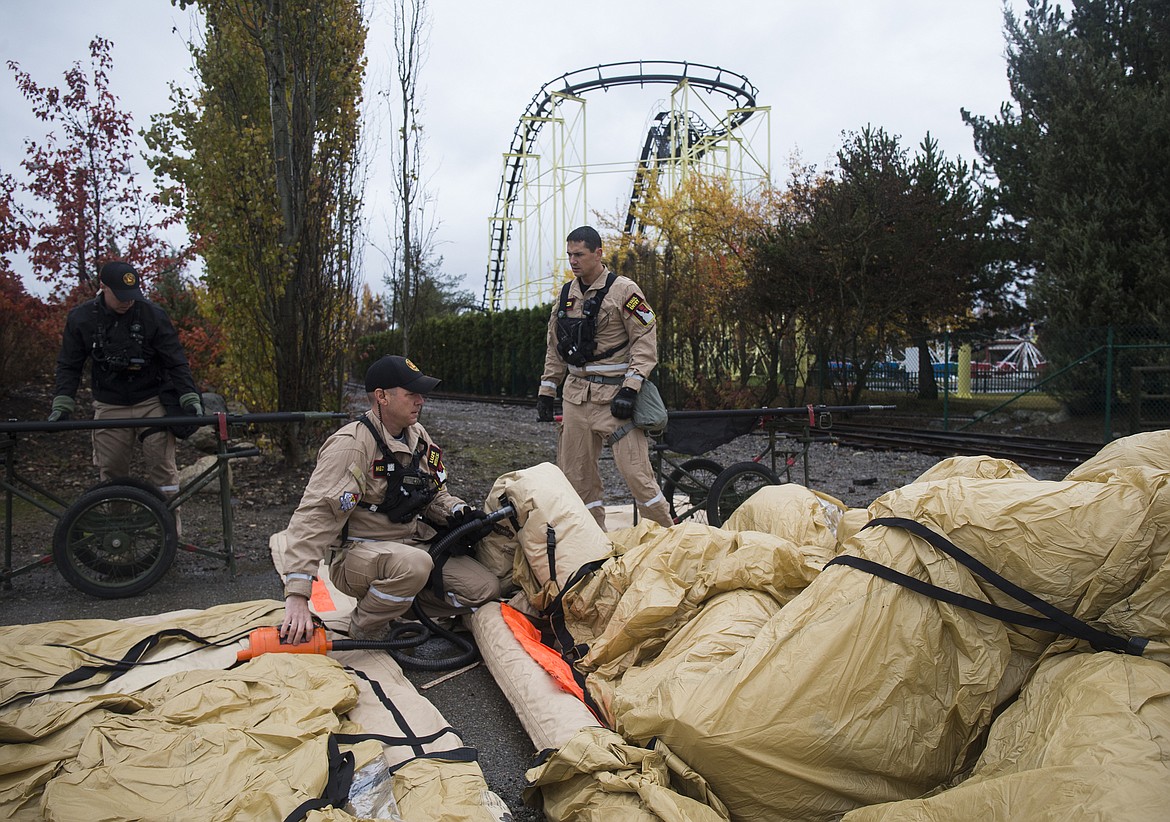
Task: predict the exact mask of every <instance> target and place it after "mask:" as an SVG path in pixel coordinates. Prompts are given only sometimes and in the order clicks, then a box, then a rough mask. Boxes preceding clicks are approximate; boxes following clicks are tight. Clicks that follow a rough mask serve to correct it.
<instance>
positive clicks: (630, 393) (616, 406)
mask: <svg viewBox="0 0 1170 822" xmlns="http://www.w3.org/2000/svg"><path fill="white" fill-rule="evenodd" d="M637 399H638V392H637V391H635V390H634V389H632V388H630V387H628V386H622V387H621V388H619V389H618V392H617V395H616V396H614V398H613V399H612V400H610V403H609V413H611V414H613V415H614V416H615V417H617V418H618V419H619V420H628V419H629V418H630V417H632V416H634V403H635V402H636V401H637Z"/></svg>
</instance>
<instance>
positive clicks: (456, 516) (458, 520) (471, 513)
mask: <svg viewBox="0 0 1170 822" xmlns="http://www.w3.org/2000/svg"><path fill="white" fill-rule="evenodd" d="M486 519H487V514H486V513H485V512H484V511H481V510H480V509H478V508H472V507H471V506H470V505H465V506H463V507H462V508H460V509H458V510H457V511H454V512H452V514H451V516H449V517H447V527H446V528H445V529H444V530H443V532H442V533H440V534H437V535H436V536H435V539H434V541H433V542H432V544H434V543H437V542H440V541H441V540H444V539H446V537H447V535H448V534H450V533H451V532H452V531H454V530H455V529H456V528H458V527H460V526H462V525H466V524H467V523H469V522H477V521H478V522H482V521H483V520H486ZM483 536H484V533H483V531H482V529H478V528H469V529H468V530H467V533H465V534H463V535H462V536H460V537H459V539H457V540H455V541H454V542H453V543H450V544H448V545H447V546H446V547H447V550H448V551H450V552H451V555H452V556H456V557H457V556H464V555H466V554H471V553H474V551H475V544H476V543H477V542H479V541H480V539H481V538H482V537H483Z"/></svg>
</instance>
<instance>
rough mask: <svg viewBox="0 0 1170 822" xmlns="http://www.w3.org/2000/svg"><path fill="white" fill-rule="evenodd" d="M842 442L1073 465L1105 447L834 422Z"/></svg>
mask: <svg viewBox="0 0 1170 822" xmlns="http://www.w3.org/2000/svg"><path fill="white" fill-rule="evenodd" d="M829 433H830V434H831V435H832V437H833V439H834V440H836V441H837V442H839V443H842V444H845V445H851V446H859V447H865V448H878V449H886V450H900V451H919V452H922V453H927V454H943V455H947V456H951V455H956V454H966V455H974V456H978V455H986V456H989V457H1001V458H1005V459H1010V460H1014V461H1016V462H1033V463H1037V462H1038V463H1045V464H1048V465H1066V466H1068V467H1069V468H1073V467H1075V466H1077V465H1080V464H1081V463H1082V462H1084V461H1085V460H1087V459H1088V458H1089V457H1091V456H1093V455H1094V454H1096V453H1097V452H1098V451H1099V450H1101V446H1100V445H1097V444H1094V443H1088V442H1074V441H1071V440H1053V439H1044V438H1041V437H1021V436H1015V435H1010V434H977V433H972V432H968V431H961V432H960V431H931V430H924V429H921V428H892V427H878V426H869V425H849V424H840V423H834V424H833V427H832V428H831V429H830V430H829Z"/></svg>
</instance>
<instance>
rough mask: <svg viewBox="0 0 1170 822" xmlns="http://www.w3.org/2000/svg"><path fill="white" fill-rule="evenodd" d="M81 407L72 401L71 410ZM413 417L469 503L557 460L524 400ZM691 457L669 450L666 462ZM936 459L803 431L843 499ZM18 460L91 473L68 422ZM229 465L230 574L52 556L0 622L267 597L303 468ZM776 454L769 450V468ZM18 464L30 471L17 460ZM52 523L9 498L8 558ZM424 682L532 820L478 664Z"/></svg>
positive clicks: (515, 740) (613, 489)
mask: <svg viewBox="0 0 1170 822" xmlns="http://www.w3.org/2000/svg"><path fill="white" fill-rule="evenodd" d="M17 400H19V397H18V398H16V399H13V398H12V397H9V398H6V399H5V401H4V402H0V419H3V418H7V419H39V418H43V415H42V413H41V409H39V404H40V403H41V402H42V401H41V400H40V399H37V400H36V402H33V401H32V400H29V402H27V403H25V404H23V405H22V404H21V403H20V402H17ZM44 404H45V405H46V406H47V403H44ZM85 410H86V409H85V408H84V406H82V408H81V409H79V416H80V415H81V414H83V413H84V412H85ZM422 422H423V424H424V425H425V426H426V427H427V429H428V430H429V431H430V432H431V434H432V436H434V437H435V439H436V440H437V441H438V442H439V444H440V445H441V446H442V447H443V449H444V454H445V457H446V462H447V468H448V472H449V474H450V477H451V480H450V487H451V490H452V492H453V493H455V494H457V495H459V496H461V497H463V498H464V499H467V500H468V501H470V502H473V503H476V504H481V503H482V501H483V499H484V497H485V496H486V495H487V493H488V491H489V490H490V488H491V486H492V484H493V482H494V481H495V479H496V478H497V477H498V476H500V475H501V474H503V473H506V472H508V471H512V470H516V469H518V468H524V467H527V466H531V465H535V464H536V463H539V462H542V461H551V462H555V460H556V426H555V425H554V424H550V423H539V422H537V421H536V412H535V409H534V408H532V407H531V406H522V405H504V404H481V403H467V402H460V401H455V400H449V399H443V398H432V399H431V400H430V401H428V403H427V405H426V407H425V408H424V410H423V415H422ZM766 444H767V438H766V437H765V436H761V435H746V436H743V437H739V438H738V439H736V440H734V441H733V442H731V443H729V444H727V445H723V446H721V447H719V448H718V449H715V450H714V451H711V452H709V453H706V454H704V455H703V457H704V458H705V459H711V460H714V461H715V462H717V463H719V465H720V466H722V467H726V466H729V465H731V464H733V463H736V462H740V461H743V460H748V459H752V458H754V457H755V456H757V455H758V454H759V453H760V452H761V451H762V450H763V448H764V447H765V446H766ZM781 444H782V447H783V446H785V445H786V446H788V447H789V448H790V450H793V451H794V452H795V455H796V461H795V464H794V465H793V466H792V468H791V478H792V479H793V480H794V481H798V482H802V483H803V482H804V476H803V458H802V453H801V451H802V443H800V442H799V441H798V440H796V439H792V438H786V439H782V440H781ZM198 456H199V454H198V453H197V452H195V451H194V449H193V448H192V447H191V446H190V445H187V444H184V445H182V446H181V449H180V462H181V463H183V464H188V463H190V462H192V461H193V460H194V459H196V458H197V457H198ZM606 456H607V457H608V454H607V455H606ZM690 458H691V457H686V456H684V457H678V458H676V462H682V461H685V460H687V459H690ZM22 460H24V462H22ZM937 461H938V457H935V456H931V455H923V454H916V453H912V452H903V453H890V452H877V451H855V450H853V449H850V448H844V447H839V446H836V445H833V444H831V443H828V442H812V443H809V446H808V479H807V484H808V485H809V487H811V488H813V489H815V490H818V491H822V492H825V493H828V494H830V495H832V496H834V497H836V498H838V499H840V500H841V501H843V502H844V503H846V504H847V505H849V506H851V507H864V506H865V505H868V504H869V503H870V502H871V501H872V500H874V499H875V498H876V497H878V496H880V495H881V494H882V493H884V492H885V491H887V490H890V489H892V488H897V487H900V486H902V485H905V484H907V483H909V482H911V481H913V480H914V479H915V478H916V477H917V476H918V475H919V474H921V473H922V472H923V471H925V470H926V469H927V468H929V467H930V466H931V465H933V464H934V463H935V462H937ZM28 462H34V463H35V466H36V468H35V473H33V474H31V475H32V476H35V478H36V480H37V481H38V482H41V483H43V484H45V485H47V486H48V487H51V488H54V489H56V490H57V491H58V492H59V493H61V494H62V495H64V496H66V497H67V498H73V497H75V496H76V495H77V494H79V493H81V491H82V490H84V488H86V487H88V485H90V484H92V483H93V482H95V481H96V479H95V477H94V471H93V469H92V467H91V466H90V465H89V459H88V437H87V436H85V435H83V434H81V433H78V432H74V433H70V434H44V435H28V436H23V437H22V439H21V442H20V443H19V446H18V448H17V450H16V452H15V465H16V466H17V468H18V470H19V469H20V468H21V466H22V465H25V464H26V463H28ZM765 462H767V458H765ZM239 463H240V464H235V463H233V471H234V478H235V485H234V493H233V512H234V519H235V524H234V528H233V532H232V533H233V550H234V553H235V555H236V564H237V568H236V573H235V574H234V575H229V574H228V573H227V572H226V570H225V567H224V563H223V561H222V559H218V558H214V557H208V556H204V555H201V554H198V553H188V552H180V555H179V557H178V559H177V560H176V562H175V565H174V567H173V568H172V569H171V571H170V572H169V573H168V574H167V576H166V577H165V578H164V579H163V580H162V581H161V582H160V583H158V584H157V585H155V586H154V587H153V588H151V589H150V590H148V591H147V592H145V593H144V594H142V595H140V596H138V597H134V598H130V599H119V600H104V599H94V598H92V597H89V596H87V595H85V594H83V593H81V592H79V591H76V590H74V589H73V588H71V587H70V586H69V585H68V584H67V583H65V582H64V580H63V579H62V578H61V576H60V575H59V574H57V573H55V572H54V570H53V568H52V566H51V565H50V566H45V567H43V568H38V569H37V570H34V571H32V572H30V573H27V574H21V575H20V576H18V577H16V578H14V579H12V580H11V581H10V586H5V590H3V591H0V625H9V624H29V623H35V622H43V621H48V620H56V619H83V618H99V617H100V618H112V619H118V618H123V617H128V616H137V615H142V614H157V613H164V612H167V611H172V610H176V609H179V608H205V607H208V606H211V605H214V604H219V603H225V602H240V601H247V600H255V599H279V598H280V597H281V586H280V580H279V579H278V577H277V575H276V573H275V571H274V570H273V569H272V565H271V562H270V560H269V556H268V537H269V535H270V534H272V533H273V532H275V531H277V530H280V529H282V528H283V527H284V526H285V525H286V524H287V522H288V518H289V515H290V514H291V513H292V511H293V509H294V508H295V506H296V503H297V501H298V500H299V498H300V493H301V490H302V488H303V486H304V482H305V480H306V479H307V477H308V474H309V472H310V470H311V466H306V467H304V468H300V469H295V470H287V469H284V468H283V467H282V465H281V463H280V460H279V458H278V457H276V456H275V455H272V456H268V457H263V458H258V459H255V460H249V461H243V460H241V461H239ZM783 465H784V461H783V460H781V461H780V466H781V473H783V471H784V468H783ZM1025 468H1028V469H1029V471H1030V473H1032V475H1033V476H1035V477H1036V478H1037V479H1058V478H1060V477H1061V476H1063V474H1064V470H1063V469H1055V468H1051V467H1046V466H1025ZM669 470H670V469H669V466H668V467H667V472H668V473H669ZM22 473H24V474H25V475H26V476H27V475H30V474H29V473H28V470H27V469H26V470H25V471H23V472H22ZM602 475H603V477H604V480H605V484H606V493H607V496H608V498H607V500H606V501H607V503H609V504H629V503H630V502H631V499H630V496H629V493H628V491H627V490H626V488H625V486H624V483H623V482H622V480H621V478H620V476H619V475H618V473H617V471H616V469H615V467H614V464H613V462H612V460H610V459H608V458H603V461H602ZM182 515H183V528H184V539H185V540H190V541H192V542H194V543H196V544H199V545H203V546H205V547H211V548H212V549H213V550H220V551H222V550H223V539H222V528H221V514H220V509H219V502H218V497H216V496H210V495H208V496H202V495H201V496H198V497H196V498H194V499H192V500H191V501H189V502H188V503H186V504H184V506H183V508H182ZM53 524H54V520H53V518H52V517H50V516H48V515H46V514H42V513H39V512H36V511H33V510H31V509H30V508H29V507H28V506H27V505H24V504H18V506H17V513H16V515H15V516H14V517H13V527H14V539H13V558H12V566H13V567H21V566H22V565H25V564H26V563H30V562H31V561H32V560H33V559H35V558H36V557H39V556H42V555H43V554H45V553H47V552H48V549H49V545H50V544H51V537H52V529H53ZM408 676H410V678H411V679H412V681H414V682H415V684H416V685H422V684H424V683H427V682H429V681H431V680H433V679H436V678H437V675H436V674H433V673H426V672H408ZM424 693H425V694H426V696H427V698H428V699H430V700H431V701H432V702H433V703H434V704H435V705H436V706H437V707H438V708H439V710H440V711H442V712H443V714H444V715H445V716H446V717H447V719H448V720H449V721H450V722H451V724H452V725H453V726H454V727H455V728H457V729H458V730H459V731H460V733H461V734H462V735H463V738H464V740H465V741H466V742H467V743H468V744H470V745H473V746H475V747H476V748H478V750H479V752H480V757H481V763H480V764H481V765H482V767H483V769H484V773H485V776H486V777H487V780H488V784H489V785H490V786H491V787H492V789H493V790H495V791H496V792H497V793H498V794H499V795H500V796H501V797H502V798H503V799H504V801H505V802H506V803H507V804H508V805H509V807H510V808H512V809H513V812H514V817H513V818H514V819H515V820H516V822H538V820H541V819H543V818H544V817H543V814H541V813H540V812H539V811H536V810H532V809H529V808H524V807H523V806H522V803H521V800H520V792H521V790H522V788H523V785H524V780H523V773H524V770H525V769H526V768H527V767H528V766H529V765H530V764H531V762H532V757H533V755H534V754H535V753H536V752H535V751H534V750H533V749H532V745H531V742H530V741H529V740H528V737H527V735H526V734H525V732H524V731H523V729H522V728H521V727H520V725H519V722H518V721H517V720H516V717H515V715H514V714H513V713H512V711H511V708H510V706H508V704H507V702H506V700H505V699H504V697H503V696H502V694H501V693H500V691H499V689H498V688H497V687H496V685H495V682H494V681H493V680H492V678H491V676H490V675H489V674H488V673H487V671H486V669H485V668H484V667H483V666H479V667H477V668H475V669H473V670H472V671H469V672H468V673H466V674H463V675H460V676H458V677H456V678H454V679H451V680H448V681H446V682H444V683H442V684H439V685H437V686H435V687H433V688H429V689H426V690H425V691H424Z"/></svg>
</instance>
